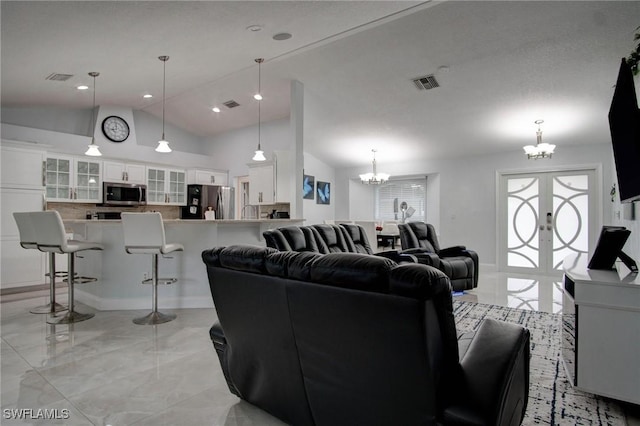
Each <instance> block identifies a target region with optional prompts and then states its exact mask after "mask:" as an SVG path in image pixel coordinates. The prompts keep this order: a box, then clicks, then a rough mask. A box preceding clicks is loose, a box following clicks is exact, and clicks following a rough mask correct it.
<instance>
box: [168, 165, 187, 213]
mask: <svg viewBox="0 0 640 426" xmlns="http://www.w3.org/2000/svg"><path fill="white" fill-rule="evenodd" d="M185 178H186V173H185V172H184V171H180V170H169V191H168V195H169V198H168V200H167V202H168V203H169V204H176V205H179V206H183V205H185V204H186V201H187V184H186V179H185Z"/></svg>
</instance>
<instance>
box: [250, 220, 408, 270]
mask: <svg viewBox="0 0 640 426" xmlns="http://www.w3.org/2000/svg"><path fill="white" fill-rule="evenodd" d="M262 235H263V236H264V240H265V242H266V244H267V247H272V248H275V249H277V250H280V251H299V252H305V251H309V252H314V253H321V254H327V253H362V254H370V255H375V256H381V257H386V258H389V259H391V260H393V261H395V262H398V263H406V262H408V263H417V262H418V259H417V257H416V256H413V255H412V254H403V253H398V252H397V251H395V250H389V251H383V252H379V253H374V252H373V250H372V249H371V246H370V245H369V240H368V239H367V234H366V233H365V231H364V229H363V228H362V227H361V226H359V225H354V224H340V225H329V224H318V225H310V226H284V227H281V228H275V229H269V230H267V231H264V232H263V233H262Z"/></svg>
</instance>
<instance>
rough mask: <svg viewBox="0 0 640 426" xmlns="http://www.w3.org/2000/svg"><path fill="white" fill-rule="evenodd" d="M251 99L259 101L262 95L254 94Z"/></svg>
mask: <svg viewBox="0 0 640 426" xmlns="http://www.w3.org/2000/svg"><path fill="white" fill-rule="evenodd" d="M253 99H255V100H256V101H261V100H262V95H261V94H260V93H256V94H255V95H253Z"/></svg>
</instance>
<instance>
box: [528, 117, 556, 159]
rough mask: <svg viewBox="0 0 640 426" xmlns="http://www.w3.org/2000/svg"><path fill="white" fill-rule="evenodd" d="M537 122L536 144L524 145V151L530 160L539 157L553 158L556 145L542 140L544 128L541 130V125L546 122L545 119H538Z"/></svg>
mask: <svg viewBox="0 0 640 426" xmlns="http://www.w3.org/2000/svg"><path fill="white" fill-rule="evenodd" d="M535 123H536V124H537V125H538V130H537V131H536V137H537V141H536V145H535V146H533V145H527V146H525V147H524V152H525V154H527V158H528V159H529V160H531V159H534V160H537V159H538V158H551V156H552V155H553V150H554V149H556V146H555V145H553V144H550V143H544V142H542V130H540V125H541V124H542V123H544V120H536V121H535Z"/></svg>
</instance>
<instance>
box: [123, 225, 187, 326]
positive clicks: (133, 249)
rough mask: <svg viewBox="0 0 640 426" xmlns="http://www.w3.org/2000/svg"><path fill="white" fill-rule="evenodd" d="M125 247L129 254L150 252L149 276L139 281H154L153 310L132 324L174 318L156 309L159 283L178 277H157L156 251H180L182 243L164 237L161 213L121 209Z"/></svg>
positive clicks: (165, 252)
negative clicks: (126, 211) (122, 211)
mask: <svg viewBox="0 0 640 426" xmlns="http://www.w3.org/2000/svg"><path fill="white" fill-rule="evenodd" d="M121 218H122V228H123V231H124V249H125V251H126V252H127V253H129V254H150V255H151V256H152V269H151V278H149V279H147V280H144V281H142V284H148V283H151V284H152V285H153V294H152V298H153V310H152V311H151V313H149V314H148V315H145V316H144V317H140V318H135V319H134V320H133V322H134V323H135V324H162V323H165V322H169V321H172V320H174V319H175V318H176V316H175V314H163V313H161V312H158V284H173V283H175V282H176V281H178V279H177V278H158V255H160V254H162V255H165V254H168V253H171V252H174V251H183V250H184V246H183V245H182V244H178V243H173V244H171V243H170V244H167V243H166V241H165V234H164V224H163V223H162V215H161V214H160V213H158V212H153V213H122V216H121Z"/></svg>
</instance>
